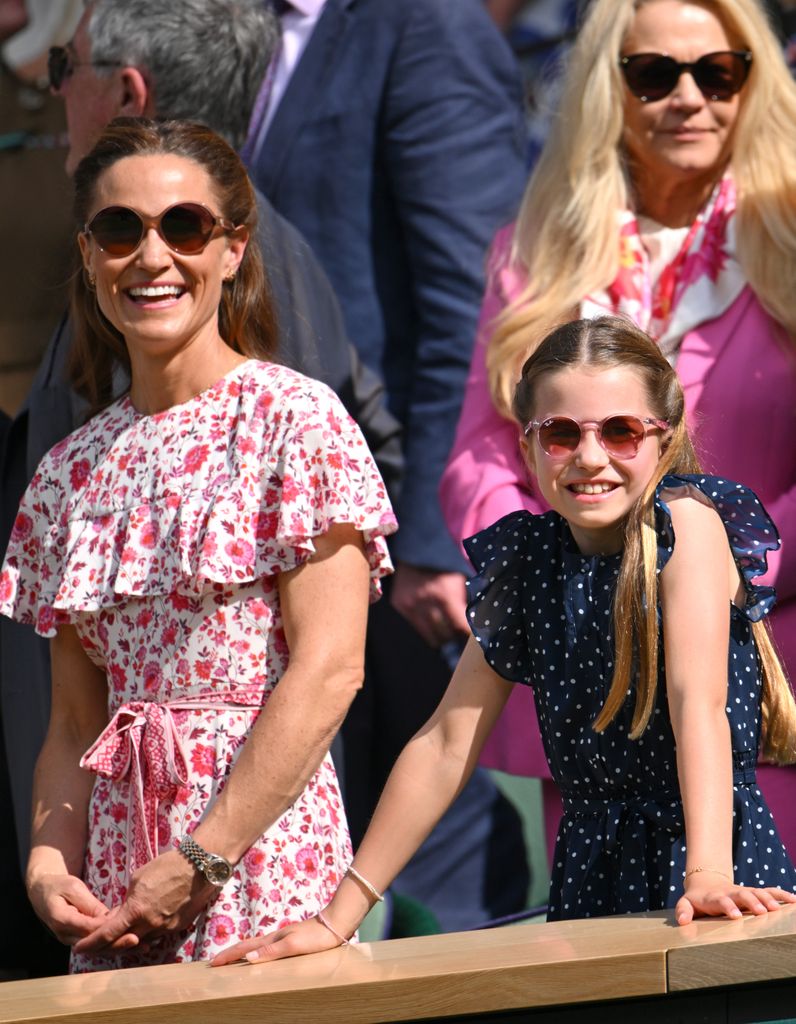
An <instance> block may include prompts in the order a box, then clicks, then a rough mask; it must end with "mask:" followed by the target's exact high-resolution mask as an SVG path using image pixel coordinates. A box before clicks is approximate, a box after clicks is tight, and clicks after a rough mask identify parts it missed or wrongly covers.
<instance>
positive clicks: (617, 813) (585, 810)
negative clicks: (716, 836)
mask: <svg viewBox="0 0 796 1024" xmlns="http://www.w3.org/2000/svg"><path fill="white" fill-rule="evenodd" d="M564 814H565V815H567V814H568V815H572V816H573V817H575V818H576V819H577V818H578V817H581V818H592V819H598V820H599V823H600V824H599V827H600V830H601V832H602V835H603V842H602V843H591V844H590V846H589V856H588V860H587V864H586V867H585V870H584V871H583V876H582V883H581V886H580V887H579V888H580V889H581V890H582V889H583V888H584V887H585V886H586V885H588V884H590V883H591V882H593V872H595V871H597V869H598V867H599V865H600V862H602V865H603V867H605V866H606V859H605V858H606V855H607V863H608V864H610V865H611V867H610V870H611V872H612V874H613V879H612V884H611V889H612V890H613V892H614V894H615V897H616V904H615V906H614V907H612V908H606V913H609V914H610V913H615V914H623V913H629V912H632V911H635V910H638V908H639V906H641V905H649V897H650V894H649V892H646V891H644V890H645V888H646V886H647V873H646V871H645V870H644V865H645V864H646V859H647V845H648V840H647V830H648V828H650V827H653V828H656V829H661V830H663V831H665V832H667V833H668V834H669V835H670V837H671V839H672V840H673V839H675V838H676V837H677V836H678V835H682V833H683V829H684V823H683V807H682V803H681V801H680V797H679V794H677V793H666V794H660V795H657V794H645V795H644V796H636V797H627V798H624V799H623V798H617V799H616V800H611V799H604V798H603V799H600V798H589V797H585V798H584V797H574V796H565V797H564ZM575 827H576V828H577V820H576V825H575ZM601 859H602V861H601ZM631 880H632V884H633V885H634V886H635V888H634V889H633V890H632V891H630V890H629V889H628V888H627V886H628V884H630V883H631ZM602 884H604V882H603V883H602ZM625 897H626V899H625Z"/></svg>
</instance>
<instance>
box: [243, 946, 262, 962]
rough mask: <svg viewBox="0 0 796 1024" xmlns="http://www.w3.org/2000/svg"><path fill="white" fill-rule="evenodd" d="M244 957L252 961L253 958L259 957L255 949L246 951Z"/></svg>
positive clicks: (257, 958)
mask: <svg viewBox="0 0 796 1024" xmlns="http://www.w3.org/2000/svg"><path fill="white" fill-rule="evenodd" d="M246 959H247V960H251V961H252V962H254V961H255V960H259V959H260V954H259V953H258V952H257V950H256V949H253V950H252V951H251V953H247V954H246Z"/></svg>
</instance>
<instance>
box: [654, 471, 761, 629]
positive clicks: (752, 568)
mask: <svg viewBox="0 0 796 1024" xmlns="http://www.w3.org/2000/svg"><path fill="white" fill-rule="evenodd" d="M684 494H687V495H688V496H689V497H692V498H695V499H696V500H697V501H701V502H702V503H703V504H705V505H709V506H711V507H712V508H715V510H716V512H717V513H718V515H719V518H720V519H721V521H722V523H723V524H724V529H725V530H726V532H727V540H728V541H729V544H730V549H731V551H732V554H733V557H734V559H735V564H736V565H737V566H738V571H739V573H740V575H741V579H742V580H743V585H744V590H745V592H746V601H745V604H744V607H743V608H742V609H741V611H742V612H743V613H744V614H745V615H746V617H747V618H748V619H750V620H751V621H752V622H757V621H758V620H759V619H762V618H763V617H764V616H765V615H768V613H769V612H770V611H771V609H772V607H773V606H774V602H775V601H776V592H775V590H774V588H773V587H769V586H762V585H760V584H756V583H754V580H755V578H756V577H758V576H763V575H765V573H766V571H767V565H766V559H767V555H768V552H769V551H776V550H777V549H778V548H779V546H780V539H779V534H778V532H777V528H776V526H775V525H774V523H773V521H772V520H771V518H770V517H769V515H768V513H767V512H766V510H765V509H764V508H763V506H762V504H761V502H760V499H759V498H758V497H757V495H756V494H755V493H754V492H753V491H751V490H750V489H749V488H748V487H744V485H743V484H738V483H735V482H734V481H732V480H724V479H722V478H721V477H716V476H706V475H704V474H699V473H683V474H677V475H675V474H670V475H668V476H665V477H664V478H663V480H662V481H661V482H660V484H659V485H658V490H657V494H656V498H655V519H656V529H657V534H658V570H659V571H660V570H661V569H663V567H664V566H665V565H666V563H667V562H668V561H669V559H670V558H671V556H672V552H673V551H674V545H675V534H674V527H673V526H672V517H671V512H670V509H669V502H671V501H672V500H675V499H677V498H678V497H682V496H683V495H684Z"/></svg>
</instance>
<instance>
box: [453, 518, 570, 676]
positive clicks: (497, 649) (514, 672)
mask: <svg viewBox="0 0 796 1024" xmlns="http://www.w3.org/2000/svg"><path fill="white" fill-rule="evenodd" d="M548 534H549V537H548ZM554 534H555V525H554V523H553V522H552V520H551V518H550V515H549V514H548V515H542V516H535V515H532V514H531V513H530V512H526V511H519V512H511V513H510V514H509V515H507V516H504V517H503V518H502V519H499V520H498V521H497V522H496V523H494V524H493V525H492V526H489V527H487V528H486V529H485V530H481V531H480V533H477V534H475V536H473V537H468V538H467V539H466V540H465V541H464V542H463V543H464V549H465V551H466V552H467V556H468V557H469V559H470V561H471V562H472V565H473V568H474V569H475V575H474V576H473V577H472V578H471V579H469V580H468V581H467V592H468V601H467V621H468V623H469V626H470V629H471V630H472V633H473V636H474V637H475V639H476V640H477V642H478V644H479V645H480V647H481V649H482V651H483V652H484V657H485V658H486V660H487V663H488V664H489V665H490V666H491V667H492V668H493V669H494V670H495V671H496V672H497V673H498V674H499V675H501V676H503V678H504V679H508V680H510V681H511V682H514V683H525V684H526V685H530V681H531V680H530V675H531V663H530V657H529V652H528V640H527V635H526V634H527V625H526V614H525V601H526V598H527V594H528V587H529V586H532V585H533V581H534V580H535V579H536V578H537V577H538V576H539V575H540V574H541V573H542V569H541V568H540V567H539V566H535V565H534V564H533V563H534V552H537V551H538V552H539V553H540V554H541V553H542V552H547V554H552V551H553V549H554V543H555V537H554Z"/></svg>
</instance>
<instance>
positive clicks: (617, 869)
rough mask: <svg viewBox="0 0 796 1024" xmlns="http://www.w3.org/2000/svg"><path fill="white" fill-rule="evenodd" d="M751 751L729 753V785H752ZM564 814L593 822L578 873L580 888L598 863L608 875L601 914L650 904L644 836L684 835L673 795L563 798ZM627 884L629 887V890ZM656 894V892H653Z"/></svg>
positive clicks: (676, 795) (678, 805)
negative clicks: (596, 832) (609, 893)
mask: <svg viewBox="0 0 796 1024" xmlns="http://www.w3.org/2000/svg"><path fill="white" fill-rule="evenodd" d="M755 778H756V776H755V756H754V752H751V753H749V755H748V756H747V755H746V753H745V752H744V753H734V754H733V785H735V786H748V785H754V784H755ZM563 804H564V814H565V816H571V817H572V818H574V819H575V829H577V819H578V818H580V819H592V820H597V821H599V829H600V832H601V834H602V836H603V842H601V843H591V844H590V845H589V854H588V858H587V862H586V865H585V869H584V871H583V875H582V881H581V885H580V886H579V889H580V890H582V889H583V888H584V887H585V886H586V885H589V884H591V883H592V882H593V881H594V879H593V872H595V871H598V870H599V867H600V863H602V866H603V868H605V866H606V860H605V859H603V860H602V862H601V858H604V857H605V856H606V855H607V864H609V865H610V869H609V870H610V871H611V872H612V874H613V878H612V886H611V888H612V890H613V892H614V893H615V895H616V905H615V906H614V907H613V908H612V909H607V910H606V913H615V914H624V913H632V912H633V911H637V910H638V908H639V906H640V905H641V900H640V898H641V897H642V896H643V897H644V904H643V905H650V900H651V897H652V895H653V894H650V893H649V892H648V891H644V890H645V888H646V886H647V872H646V871H645V870H643V869H644V866H645V864H646V858H647V852H648V845H649V844H648V839H647V832H648V830H649V829H650V828H654V829H658V830H662V831H664V832H666V833H668V835H669V837H670V839H671V841H674V840H675V839H677V838H678V837H680V836H683V835H684V832H685V822H684V820H683V805H682V801H681V799H680V794H679V793H676V792H663V793H645V794H642V795H629V794H628V795H623V796H621V795H617V797H616V798H615V799H611V798H606V797H588V796H586V797H584V796H581V795H580V794H574V793H565V794H563ZM629 884H633V885H634V886H635V888H634V889H633V890H632V891H630V890H629V889H628V886H629ZM656 895H657V894H656Z"/></svg>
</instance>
